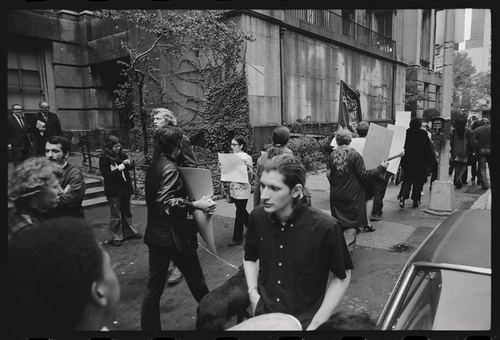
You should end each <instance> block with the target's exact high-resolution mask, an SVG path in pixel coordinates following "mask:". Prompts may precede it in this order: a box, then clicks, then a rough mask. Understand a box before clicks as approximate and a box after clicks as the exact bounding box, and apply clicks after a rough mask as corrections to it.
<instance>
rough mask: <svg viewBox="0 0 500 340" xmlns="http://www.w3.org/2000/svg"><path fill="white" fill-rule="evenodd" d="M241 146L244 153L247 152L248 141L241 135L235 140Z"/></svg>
mask: <svg viewBox="0 0 500 340" xmlns="http://www.w3.org/2000/svg"><path fill="white" fill-rule="evenodd" d="M233 139H234V140H235V141H236V142H237V143H238V144H239V145H240V146H241V150H242V151H247V140H246V139H245V137H243V136H241V135H237V136H235V137H234V138H233Z"/></svg>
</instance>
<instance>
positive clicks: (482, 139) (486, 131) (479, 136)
mask: <svg viewBox="0 0 500 340" xmlns="http://www.w3.org/2000/svg"><path fill="white" fill-rule="evenodd" d="M474 134H475V137H476V140H477V148H478V151H479V149H491V125H490V124H483V125H481V126H479V127H478V128H477V129H476V130H474Z"/></svg>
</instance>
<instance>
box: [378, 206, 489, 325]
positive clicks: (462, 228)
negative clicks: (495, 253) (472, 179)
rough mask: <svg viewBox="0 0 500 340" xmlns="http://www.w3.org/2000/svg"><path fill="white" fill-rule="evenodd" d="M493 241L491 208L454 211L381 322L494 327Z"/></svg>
mask: <svg viewBox="0 0 500 340" xmlns="http://www.w3.org/2000/svg"><path fill="white" fill-rule="evenodd" d="M491 241H492V240H491V210H488V209H483V210H462V211H458V212H455V213H453V214H451V215H450V216H449V217H447V218H446V220H444V221H443V222H442V223H441V224H440V225H438V226H437V227H436V228H435V229H434V230H433V231H432V232H431V233H430V235H429V236H428V237H427V238H426V239H425V240H424V242H422V244H421V245H420V247H419V248H418V249H417V250H416V251H415V253H414V254H413V255H412V256H411V257H410V259H409V260H408V262H407V263H406V265H405V267H404V268H403V271H402V273H401V275H400V277H399V278H398V280H397V282H396V285H395V287H394V289H393V291H392V293H391V295H390V297H389V300H388V301H387V303H386V305H385V307H384V309H383V311H382V314H381V315H380V318H379V320H378V323H377V326H378V327H380V329H382V330H489V329H490V328H491Z"/></svg>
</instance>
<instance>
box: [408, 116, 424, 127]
mask: <svg viewBox="0 0 500 340" xmlns="http://www.w3.org/2000/svg"><path fill="white" fill-rule="evenodd" d="M421 128H422V121H421V120H420V118H418V117H413V118H412V119H411V120H410V129H412V130H418V129H421Z"/></svg>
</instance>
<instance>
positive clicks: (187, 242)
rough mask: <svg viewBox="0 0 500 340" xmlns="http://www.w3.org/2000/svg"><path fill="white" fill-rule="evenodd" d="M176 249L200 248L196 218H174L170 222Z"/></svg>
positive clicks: (193, 249) (180, 250)
mask: <svg viewBox="0 0 500 340" xmlns="http://www.w3.org/2000/svg"><path fill="white" fill-rule="evenodd" d="M170 230H171V231H172V238H173V240H174V244H175V250H176V251H178V252H184V251H193V252H196V249H198V237H197V235H196V234H197V233H198V225H197V224H196V221H195V220H194V219H179V220H172V223H171V224H170Z"/></svg>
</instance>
